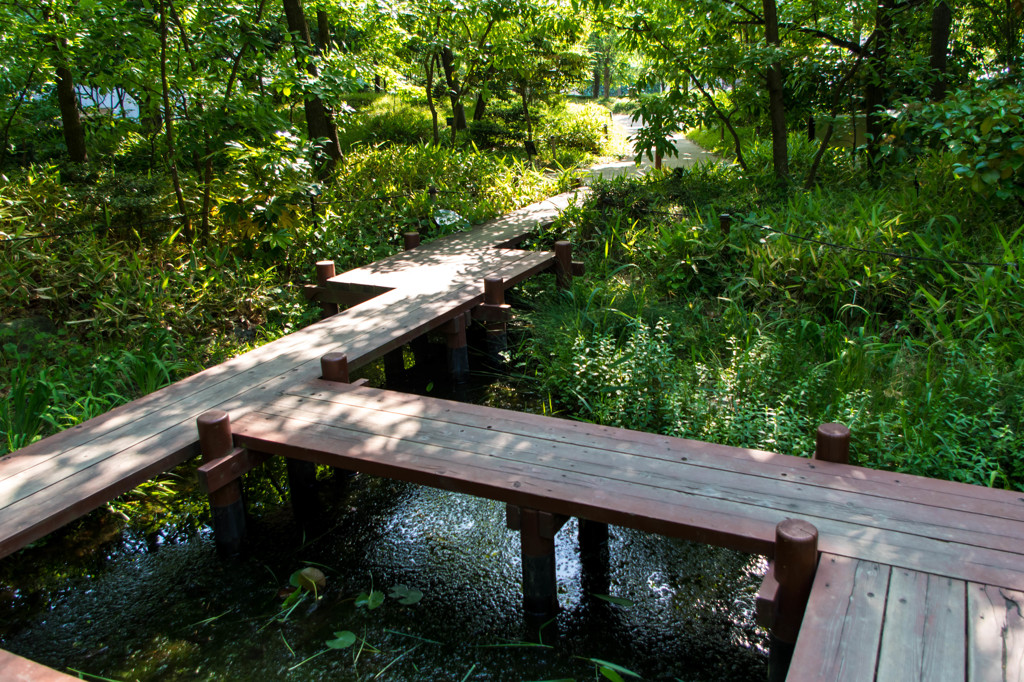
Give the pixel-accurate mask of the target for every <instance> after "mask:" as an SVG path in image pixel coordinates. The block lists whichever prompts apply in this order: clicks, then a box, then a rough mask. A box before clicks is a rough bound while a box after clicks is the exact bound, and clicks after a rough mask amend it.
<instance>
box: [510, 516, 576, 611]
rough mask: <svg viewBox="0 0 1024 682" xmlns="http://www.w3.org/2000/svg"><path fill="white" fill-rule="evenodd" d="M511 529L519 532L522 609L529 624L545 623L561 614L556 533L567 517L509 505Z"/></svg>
mask: <svg viewBox="0 0 1024 682" xmlns="http://www.w3.org/2000/svg"><path fill="white" fill-rule="evenodd" d="M505 509H506V521H507V524H508V527H509V528H511V529H512V530H518V531H519V539H520V542H521V545H522V552H521V556H522V561H523V610H524V611H525V613H526V618H527V620H528V621H531V622H533V621H543V620H547V619H549V618H551V617H552V616H554V615H555V614H556V613H557V612H558V595H557V582H556V579H555V534H556V533H557V532H558V531H559V529H560V528H561V527H562V526H563V525H564V524H565V522H566V521H567V518H566V517H564V516H559V515H556V514H551V513H549V512H542V511H537V510H536V509H527V508H523V507H516V506H514V505H507V506H506V508H505Z"/></svg>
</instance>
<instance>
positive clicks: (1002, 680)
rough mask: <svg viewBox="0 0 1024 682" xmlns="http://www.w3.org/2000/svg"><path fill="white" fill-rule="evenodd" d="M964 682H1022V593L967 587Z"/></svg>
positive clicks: (1023, 627)
mask: <svg viewBox="0 0 1024 682" xmlns="http://www.w3.org/2000/svg"><path fill="white" fill-rule="evenodd" d="M967 679H968V680H970V681H971V682H1024V592H1017V591H1013V590H1007V589H1002V588H998V587H993V586H991V585H979V584H973V583H972V584H970V585H968V586H967Z"/></svg>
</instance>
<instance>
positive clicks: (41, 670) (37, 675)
mask: <svg viewBox="0 0 1024 682" xmlns="http://www.w3.org/2000/svg"><path fill="white" fill-rule="evenodd" d="M78 679H79V678H77V677H72V676H71V675H65V674H64V673H62V672H59V671H57V670H54V669H53V668H47V667H46V666H45V665H40V664H39V663H36V662H34V661H30V660H29V659H27V658H23V657H21V656H18V655H17V654H12V653H11V652H10V651H6V650H4V649H0V680H3V681H4V682H71V680H78Z"/></svg>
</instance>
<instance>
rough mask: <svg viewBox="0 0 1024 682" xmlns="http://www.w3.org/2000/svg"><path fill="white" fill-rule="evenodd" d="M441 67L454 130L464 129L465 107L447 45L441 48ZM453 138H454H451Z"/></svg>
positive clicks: (453, 58)
mask: <svg viewBox="0 0 1024 682" xmlns="http://www.w3.org/2000/svg"><path fill="white" fill-rule="evenodd" d="M441 67H442V68H443V69H444V79H445V83H446V84H447V85H448V98H449V99H450V100H451V103H452V116H453V117H454V118H455V125H454V126H453V129H454V130H465V129H466V108H465V107H464V106H462V95H461V92H462V90H461V89H460V88H459V76H458V74H456V73H455V55H454V54H452V51H451V48H449V47H448V46H447V45H446V46H445V47H444V49H442V50H441ZM452 139H453V140H454V138H452Z"/></svg>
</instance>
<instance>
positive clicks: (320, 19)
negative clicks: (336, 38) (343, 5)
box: [316, 9, 331, 54]
mask: <svg viewBox="0 0 1024 682" xmlns="http://www.w3.org/2000/svg"><path fill="white" fill-rule="evenodd" d="M330 45H331V22H330V21H329V20H328V19H327V12H325V11H323V10H322V9H318V10H317V11H316V53H317V54H327V52H328V50H330Z"/></svg>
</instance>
